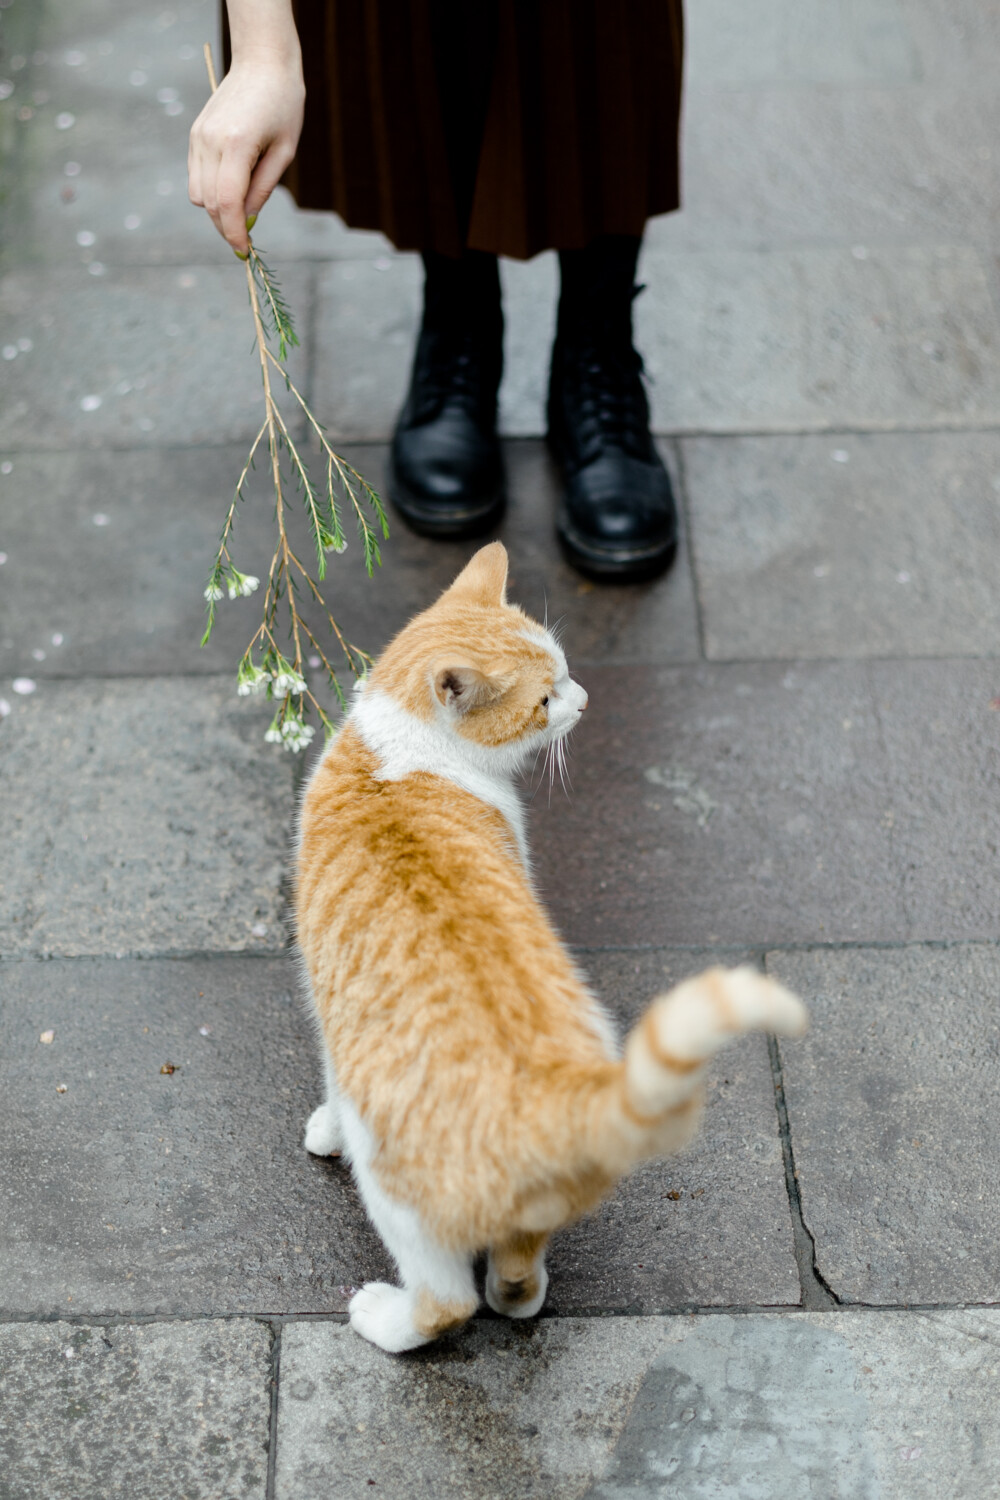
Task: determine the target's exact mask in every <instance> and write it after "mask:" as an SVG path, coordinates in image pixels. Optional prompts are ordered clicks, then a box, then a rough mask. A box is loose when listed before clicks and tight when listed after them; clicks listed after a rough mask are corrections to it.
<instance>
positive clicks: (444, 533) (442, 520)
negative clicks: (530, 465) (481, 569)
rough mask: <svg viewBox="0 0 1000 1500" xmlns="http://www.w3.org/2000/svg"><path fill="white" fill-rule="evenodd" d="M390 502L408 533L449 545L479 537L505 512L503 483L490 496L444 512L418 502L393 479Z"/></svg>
mask: <svg viewBox="0 0 1000 1500" xmlns="http://www.w3.org/2000/svg"><path fill="white" fill-rule="evenodd" d="M389 499H390V501H391V502H392V505H393V507H394V508H395V509H396V510H397V511H398V512H399V514H400V515H401V516H402V517H403V520H404V521H405V522H406V524H407V525H408V526H409V527H410V529H411V531H415V532H417V533H418V535H420V536H430V537H438V538H441V539H442V540H443V539H446V538H447V539H450V540H452V541H461V540H462V539H463V538H465V537H473V536H481V535H482V533H483V532H484V531H490V530H492V528H493V527H494V526H496V524H497V522H498V521H499V520H500V518H501V517H502V515H503V513H504V511H505V510H506V508H507V493H506V489H505V487H504V484H503V481H502V480H499V481H498V482H497V485H496V488H495V489H494V490H493V491H492V492H491V493H490V494H489V495H487V496H483V497H481V498H479V499H476V500H470V501H468V502H467V503H466V504H464V505H463V506H462V507H461V508H459V507H458V506H449V507H448V508H447V510H446V511H445V509H444V507H442V506H439V505H434V504H432V503H429V502H428V501H427V500H424V499H422V498H418V497H417V496H416V495H414V493H413V491H412V490H411V489H409V488H408V487H407V486H406V485H405V484H403V483H402V482H401V481H400V480H399V479H397V478H396V476H395V475H393V478H392V483H391V485H390V487H389Z"/></svg>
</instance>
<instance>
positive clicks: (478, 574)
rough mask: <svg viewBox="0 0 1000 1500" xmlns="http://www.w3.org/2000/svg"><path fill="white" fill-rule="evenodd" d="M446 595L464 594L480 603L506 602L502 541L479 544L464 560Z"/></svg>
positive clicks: (505, 563)
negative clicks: (486, 544) (476, 549)
mask: <svg viewBox="0 0 1000 1500" xmlns="http://www.w3.org/2000/svg"><path fill="white" fill-rule="evenodd" d="M448 592H449V594H465V595H467V596H469V597H470V598H473V599H475V600H476V602H477V603H480V604H506V603H507V549H506V547H505V546H504V544H503V542H490V544H489V545H488V546H487V547H480V549H479V551H478V552H476V553H475V554H474V555H473V556H472V557H471V558H470V559H469V561H468V562H467V563H466V565H465V567H464V568H463V569H462V571H461V573H459V575H458V577H457V578H456V579H455V582H454V583H453V584H452V586H451V588H450V589H449V590H448Z"/></svg>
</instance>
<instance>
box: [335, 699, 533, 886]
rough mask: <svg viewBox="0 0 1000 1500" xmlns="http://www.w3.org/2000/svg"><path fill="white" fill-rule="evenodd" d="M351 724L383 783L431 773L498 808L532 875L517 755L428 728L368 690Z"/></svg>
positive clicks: (443, 729)
mask: <svg viewBox="0 0 1000 1500" xmlns="http://www.w3.org/2000/svg"><path fill="white" fill-rule="evenodd" d="M350 722H351V724H352V725H353V726H354V728H355V729H356V730H357V731H358V733H359V734H360V736H361V738H362V739H363V740H364V742H365V744H366V745H367V746H368V748H369V750H371V751H372V753H373V754H374V755H376V756H377V757H378V761H379V773H378V775H379V780H381V781H402V779H403V778H404V776H411V775H412V774H413V772H414V771H429V772H430V773H431V774H432V775H434V776H442V777H444V779H445V780H446V781H452V782H454V783H455V785H456V786H460V787H462V788H463V790H465V791H467V792H471V793H472V795H473V796H474V797H478V798H479V799H480V801H482V802H488V803H489V804H490V805H491V806H492V807H495V808H496V809H497V810H498V811H499V812H501V813H502V814H503V816H504V818H505V820H506V822H507V824H508V826H509V828H510V831H511V834H512V835H513V838H514V842H515V844H516V846H517V851H518V854H519V855H520V857H521V863H522V864H523V865H524V868H525V871H530V867H531V866H530V856H529V852H528V840H527V834H526V830H525V822H524V808H523V807H522V806H521V799H520V796H519V795H518V791H517V788H516V786H515V785H514V777H515V775H516V774H517V772H518V770H519V769H520V760H521V758H522V757H521V755H520V753H519V752H518V751H515V750H513V749H510V750H508V749H506V748H505V747H503V746H501V747H500V748H499V749H496V750H493V749H488V748H487V747H485V746H483V745H477V744H475V743H473V742H472V741H470V740H466V739H463V738H462V737H461V736H460V735H458V734H456V733H455V732H454V731H453V730H450V729H449V728H448V727H447V726H445V725H443V724H437V723H430V724H428V723H426V722H425V721H424V720H422V719H417V718H415V717H414V715H413V714H410V713H407V711H406V709H404V708H401V707H400V705H399V704H398V703H397V702H396V701H395V699H394V698H391V697H390V696H389V695H388V693H383V692H381V691H380V690H379V689H377V688H371V687H369V688H365V690H364V691H363V692H362V693H361V694H360V695H359V697H358V700H357V702H356V703H355V705H354V707H353V708H352V710H351V715H350Z"/></svg>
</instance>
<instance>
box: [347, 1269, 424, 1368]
mask: <svg viewBox="0 0 1000 1500" xmlns="http://www.w3.org/2000/svg"><path fill="white" fill-rule="evenodd" d="M347 1310H348V1312H349V1314H350V1318H351V1327H352V1328H353V1329H354V1332H355V1333H360V1335H361V1337H362V1338H363V1339H367V1340H368V1342H369V1343H370V1344H377V1345H378V1347H379V1348H380V1349H385V1350H387V1351H388V1353H389V1354H402V1353H403V1351H404V1350H405V1349H417V1348H419V1346H420V1345H421V1344H427V1343H429V1342H430V1340H429V1339H427V1338H426V1337H425V1336H424V1335H423V1334H422V1333H418V1332H417V1330H416V1328H414V1326H413V1298H412V1295H411V1294H410V1293H409V1292H407V1291H405V1290H404V1288H403V1287H399V1286H390V1285H389V1284H388V1282H386V1281H369V1282H368V1284H367V1285H366V1286H363V1287H362V1288H361V1290H360V1292H355V1293H354V1296H353V1297H352V1298H351V1301H350V1304H349V1306H348V1309H347Z"/></svg>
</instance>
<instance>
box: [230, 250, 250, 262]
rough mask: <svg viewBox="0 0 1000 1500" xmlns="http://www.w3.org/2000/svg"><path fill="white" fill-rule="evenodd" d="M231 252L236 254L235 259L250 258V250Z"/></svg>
mask: <svg viewBox="0 0 1000 1500" xmlns="http://www.w3.org/2000/svg"><path fill="white" fill-rule="evenodd" d="M233 254H234V255H235V256H236V259H237V260H249V259H250V251H249V250H234V251H233Z"/></svg>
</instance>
